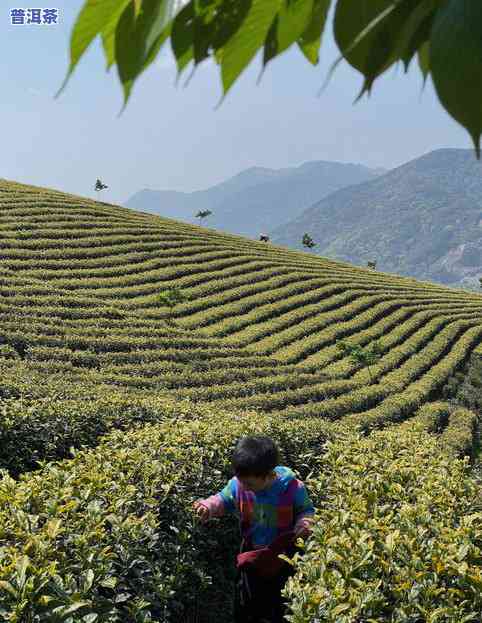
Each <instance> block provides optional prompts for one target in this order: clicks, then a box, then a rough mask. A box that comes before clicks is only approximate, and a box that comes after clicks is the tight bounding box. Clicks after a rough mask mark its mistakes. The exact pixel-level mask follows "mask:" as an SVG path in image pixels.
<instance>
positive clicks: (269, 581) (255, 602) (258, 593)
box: [234, 544, 294, 623]
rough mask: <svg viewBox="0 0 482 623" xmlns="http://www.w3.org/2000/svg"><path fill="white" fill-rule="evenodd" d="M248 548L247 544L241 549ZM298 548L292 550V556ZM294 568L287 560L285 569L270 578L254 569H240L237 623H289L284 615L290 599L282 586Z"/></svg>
mask: <svg viewBox="0 0 482 623" xmlns="http://www.w3.org/2000/svg"><path fill="white" fill-rule="evenodd" d="M243 551H247V550H246V548H245V546H244V544H242V546H241V552H243ZM293 553H294V551H288V552H287V554H288V555H289V556H292V555H293ZM293 574H294V569H293V567H292V566H291V565H289V564H288V563H287V562H284V563H283V568H282V570H281V572H280V573H279V574H278V575H276V576H274V577H270V578H265V577H260V576H259V575H258V574H256V572H255V571H254V570H251V569H249V570H244V569H243V570H240V569H238V570H237V575H236V587H235V599H234V623H287V621H286V619H284V618H283V616H284V614H286V598H285V597H282V595H281V589H282V588H283V587H284V585H285V583H286V580H287V579H288V578H289V576H291V575H293Z"/></svg>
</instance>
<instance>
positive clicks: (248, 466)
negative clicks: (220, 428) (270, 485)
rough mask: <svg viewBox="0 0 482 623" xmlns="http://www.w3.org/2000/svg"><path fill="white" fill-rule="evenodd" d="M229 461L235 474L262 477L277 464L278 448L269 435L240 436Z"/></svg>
mask: <svg viewBox="0 0 482 623" xmlns="http://www.w3.org/2000/svg"><path fill="white" fill-rule="evenodd" d="M231 463H232V466H233V470H234V473H235V474H236V476H241V477H243V476H255V477H261V478H262V477H264V476H267V475H268V474H269V473H270V472H271V471H272V470H273V469H274V468H275V467H276V465H278V463H279V450H278V448H277V447H276V444H275V443H274V441H273V440H272V439H270V438H269V437H265V436H263V435H252V436H249V437H242V438H241V439H240V440H239V441H238V443H237V444H236V448H235V449H234V454H233V458H232V461H231Z"/></svg>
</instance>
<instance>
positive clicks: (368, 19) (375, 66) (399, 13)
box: [335, 0, 423, 97]
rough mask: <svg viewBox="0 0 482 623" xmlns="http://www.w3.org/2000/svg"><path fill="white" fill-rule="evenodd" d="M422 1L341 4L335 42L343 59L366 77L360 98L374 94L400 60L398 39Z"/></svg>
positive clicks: (377, 0) (348, 0)
mask: <svg viewBox="0 0 482 623" xmlns="http://www.w3.org/2000/svg"><path fill="white" fill-rule="evenodd" d="M422 1H423V0H405V1H404V2H400V0H359V1H358V2H356V3H353V1H352V0H339V1H338V4H337V7H336V13H335V39H336V42H337V44H338V47H339V48H340V51H341V53H342V55H343V57H344V58H345V59H346V60H347V61H348V62H349V63H350V65H352V67H354V68H355V69H357V70H358V71H360V72H361V73H362V74H363V75H364V77H365V83H364V86H363V89H362V92H361V93H360V96H361V95H362V94H363V93H364V92H365V91H370V89H371V87H372V84H373V82H374V80H375V78H376V77H377V76H379V75H380V74H382V73H383V72H384V71H386V69H388V68H389V67H390V66H391V65H392V64H393V63H394V62H395V61H396V60H398V58H399V56H397V54H396V52H395V50H396V42H397V37H398V36H399V33H400V31H401V29H402V28H403V26H404V24H405V23H406V22H407V20H408V19H409V17H410V15H411V13H412V11H414V10H415V9H416V8H417V6H418V5H419V4H420V3H421V2H422ZM360 96H359V97H360Z"/></svg>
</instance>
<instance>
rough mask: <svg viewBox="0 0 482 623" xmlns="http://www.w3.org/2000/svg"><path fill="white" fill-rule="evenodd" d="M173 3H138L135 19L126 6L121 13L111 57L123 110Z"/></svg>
mask: <svg viewBox="0 0 482 623" xmlns="http://www.w3.org/2000/svg"><path fill="white" fill-rule="evenodd" d="M172 3H173V0H142V7H141V11H140V13H139V15H137V16H136V12H135V5H134V4H133V3H130V4H128V5H127V6H126V8H125V9H124V12H123V13H122V15H121V17H120V19H119V23H118V24H117V29H116V32H115V57H116V62H117V69H118V73H119V79H120V81H121V83H122V86H123V89H124V106H123V108H122V110H124V108H125V106H126V104H127V101H128V99H129V95H130V92H131V90H132V86H133V84H134V81H135V80H136V78H137V77H138V76H139V75H140V73H141V72H142V71H144V69H145V68H146V67H147V64H146V60H147V58H148V56H149V52H150V50H151V48H152V46H153V44H154V43H155V42H156V41H158V38H159V37H160V36H161V37H162V35H164V40H165V38H166V37H167V30H166V29H167V27H168V24H169V21H170V17H171V10H172V6H171V5H172ZM122 110H121V113H122Z"/></svg>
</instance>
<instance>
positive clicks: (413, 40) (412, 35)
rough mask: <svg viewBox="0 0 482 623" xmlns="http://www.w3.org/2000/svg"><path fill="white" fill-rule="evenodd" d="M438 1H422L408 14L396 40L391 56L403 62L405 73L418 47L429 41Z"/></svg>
mask: <svg viewBox="0 0 482 623" xmlns="http://www.w3.org/2000/svg"><path fill="white" fill-rule="evenodd" d="M437 8H438V0H424V1H423V2H421V3H420V4H419V5H418V6H417V7H415V9H414V10H413V11H412V12H411V13H410V15H409V16H408V18H407V19H406V21H405V24H404V25H403V28H402V29H401V30H400V32H399V34H398V35H397V38H396V43H395V46H394V52H393V55H394V57H395V58H396V59H398V58H401V59H402V60H403V63H404V66H405V71H407V70H408V67H409V65H410V62H411V60H412V58H413V57H414V56H415V54H416V53H417V51H418V50H419V49H420V47H421V46H422V45H423V44H424V43H425V42H426V41H428V40H429V39H430V32H431V29H432V24H433V20H434V18H435V14H436V11H437Z"/></svg>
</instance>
